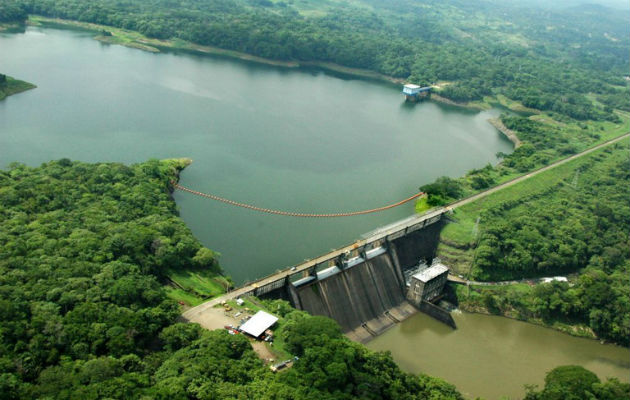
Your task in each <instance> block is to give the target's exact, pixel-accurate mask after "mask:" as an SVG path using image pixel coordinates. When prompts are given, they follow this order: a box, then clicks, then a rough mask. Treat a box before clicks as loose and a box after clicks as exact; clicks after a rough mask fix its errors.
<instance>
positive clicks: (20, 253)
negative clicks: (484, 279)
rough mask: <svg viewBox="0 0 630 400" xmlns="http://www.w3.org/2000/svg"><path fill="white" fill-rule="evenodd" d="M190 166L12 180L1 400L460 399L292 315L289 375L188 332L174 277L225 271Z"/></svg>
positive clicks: (1, 277)
mask: <svg viewBox="0 0 630 400" xmlns="http://www.w3.org/2000/svg"><path fill="white" fill-rule="evenodd" d="M186 164H187V162H186V161H185V160H167V161H157V160H152V161H148V162H145V163H142V164H136V165H131V166H126V165H123V164H114V163H109V164H106V163H101V164H87V163H82V162H73V161H70V160H68V159H61V160H59V161H52V162H49V163H46V164H43V165H42V166H40V167H38V168H31V167H26V166H24V165H22V164H12V165H11V166H10V168H9V169H8V170H3V171H0V399H3V400H4V399H42V398H50V399H53V398H54V399H78V398H81V399H103V398H111V399H134V398H155V399H217V398H255V399H280V398H281V399H306V398H312V399H315V398H317V399H350V398H358V397H360V398H366V399H426V398H436V399H437V398H440V399H453V400H459V399H461V396H460V395H459V393H458V392H457V391H456V390H455V388H454V387H453V386H452V385H449V384H447V383H445V382H443V381H442V380H439V379H434V378H430V377H428V376H424V375H421V376H414V375H411V374H407V373H403V372H402V371H401V370H400V369H399V368H398V367H397V366H396V364H395V363H394V362H393V361H392V359H391V356H389V355H388V354H385V353H373V352H371V351H368V350H367V349H366V348H365V347H363V346H362V345H359V344H356V343H351V342H350V341H349V340H348V339H346V338H345V337H344V336H342V334H341V331H340V328H339V326H337V324H336V323H335V322H333V321H332V320H328V319H324V318H321V317H311V316H309V315H308V314H306V313H303V312H297V311H294V310H292V309H291V308H290V307H289V306H288V305H285V306H283V308H282V309H283V310H284V311H283V312H282V313H281V316H283V317H286V319H287V321H289V322H288V323H287V324H286V326H287V328H286V329H287V332H290V334H289V335H288V336H287V339H288V340H287V343H288V344H289V348H290V349H291V351H292V352H294V353H295V354H296V355H299V356H300V360H299V362H296V363H295V364H296V365H295V366H294V368H292V369H291V370H290V371H287V372H285V373H282V374H277V375H276V374H274V373H273V372H271V371H270V369H269V368H268V366H266V365H265V364H264V363H263V361H262V360H260V359H259V358H258V356H257V355H256V354H255V353H254V351H253V350H252V347H251V345H250V343H249V341H248V340H247V339H246V338H245V337H243V335H229V334H228V333H227V331H225V330H222V331H212V332H210V331H205V330H203V329H202V328H201V327H200V326H199V325H197V324H184V323H178V322H177V319H178V317H179V315H180V308H179V306H178V304H177V302H176V301H175V300H172V299H170V298H169V297H168V296H167V290H166V289H165V285H168V283H169V276H168V274H169V273H170V271H173V270H177V271H187V270H205V271H206V272H207V274H214V275H217V274H220V273H221V270H220V267H219V265H218V263H217V261H216V259H215V257H214V256H213V255H214V253H213V252H211V251H210V250H209V249H206V248H204V247H202V246H201V244H200V243H199V241H198V240H196V239H195V238H194V237H193V236H192V234H191V232H190V230H189V229H188V228H187V227H186V226H185V225H184V223H183V222H182V221H181V220H180V219H179V218H178V216H177V209H176V205H175V202H174V201H173V199H172V197H171V191H172V189H173V188H172V183H171V182H172V181H173V180H176V179H177V176H178V172H179V171H180V170H181V169H182V168H183V167H184V166H185V165H186ZM274 311H276V310H275V309H274ZM288 314H290V315H288ZM298 332H299V334H298ZM291 338H292V339H291Z"/></svg>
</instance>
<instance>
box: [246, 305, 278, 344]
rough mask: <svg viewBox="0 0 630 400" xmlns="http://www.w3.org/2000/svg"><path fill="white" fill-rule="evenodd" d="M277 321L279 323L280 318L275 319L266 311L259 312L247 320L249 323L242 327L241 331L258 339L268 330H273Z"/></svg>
mask: <svg viewBox="0 0 630 400" xmlns="http://www.w3.org/2000/svg"><path fill="white" fill-rule="evenodd" d="M276 321H278V317H274V316H273V315H271V314H269V313H266V312H264V311H258V312H257V313H256V314H254V316H253V317H251V318H250V319H249V320H247V322H245V323H244V324H243V325H241V327H240V330H241V332H244V333H247V334H248V335H250V336H253V337H255V338H257V337H259V336H260V335H262V334H263V333H264V332H265V331H266V330H267V329H269V328H271V327H272V326H273V324H275V323H276Z"/></svg>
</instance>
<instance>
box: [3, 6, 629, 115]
mask: <svg viewBox="0 0 630 400" xmlns="http://www.w3.org/2000/svg"><path fill="white" fill-rule="evenodd" d="M28 14H41V15H44V16H49V17H55V18H64V19H70V20H76V21H84V22H91V23H97V24H103V25H108V26H113V27H119V28H124V29H129V30H133V31H137V32H140V33H142V34H144V35H146V36H148V37H150V38H158V39H181V40H186V41H190V42H193V43H197V44H201V45H210V46H216V47H220V48H223V49H229V50H236V51H240V52H244V53H248V54H252V55H255V56H260V57H265V58H269V59H274V60H290V61H309V62H310V61H320V62H331V63H336V64H339V65H342V66H346V67H352V68H360V69H366V70H370V71H374V72H378V73H381V74H385V75H388V76H392V77H395V78H401V79H406V80H409V81H412V82H415V83H418V84H422V85H426V84H430V83H432V82H438V81H446V83H445V84H443V85H442V89H441V91H440V94H441V95H442V96H444V97H447V98H449V99H451V100H455V101H460V102H467V101H477V100H482V99H483V98H484V96H497V95H505V96H506V97H507V98H509V99H512V100H514V101H518V102H520V103H521V104H522V105H523V106H525V107H529V108H533V109H538V110H543V111H548V112H552V113H554V114H557V115H558V116H564V117H570V118H574V119H578V120H587V119H590V120H611V121H617V120H618V116H617V115H616V114H615V113H614V112H613V109H614V108H622V109H626V110H630V101H629V100H630V95H629V94H628V88H627V82H626V81H625V80H624V75H626V74H627V66H628V64H629V56H628V49H629V48H630V39H629V33H630V31H629V28H628V24H627V23H626V20H625V18H624V15H623V14H620V13H618V12H615V11H614V10H611V9H608V8H605V7H602V6H594V5H584V6H579V7H572V8H565V9H560V10H558V9H555V10H548V9H543V8H537V7H521V6H519V5H518V4H512V5H510V4H506V3H505V2H502V1H498V0H485V1H478V2H475V3H474V4H473V3H470V4H468V3H466V2H461V1H456V0H449V1H437V0H424V1H417V0H416V1H414V0H403V1H397V2H395V3H389V2H383V3H380V2H371V1H367V0H366V1H358V2H353V3H346V2H342V1H334V0H329V1H322V2H316V3H314V2H302V1H286V2H285V1H267V0H259V1H253V0H252V1H247V0H230V1H224V0H200V1H195V2H184V1H148V0H141V1H119V0H89V1H88V0H58V1H47V0H6V1H4V2H3V4H2V5H0V21H3V20H4V21H7V20H16V19H17V20H23V19H24V18H26V16H27V15H28ZM449 83H450V84H449ZM589 93H592V96H591V95H589ZM594 100H595V101H594Z"/></svg>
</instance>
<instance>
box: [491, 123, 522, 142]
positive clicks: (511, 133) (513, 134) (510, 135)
mask: <svg viewBox="0 0 630 400" xmlns="http://www.w3.org/2000/svg"><path fill="white" fill-rule="evenodd" d="M488 122H490V125H492V126H494V127H495V128H497V129H498V130H499V131H500V132H501V133H503V134H504V135H505V136H506V137H507V138H508V139H510V141H511V142H512V143H514V150H516V149H518V148H519V147H521V144H522V143H521V140H520V139H519V138H518V136H517V135H516V132H514V131H513V130H511V129H508V127H507V126H505V125H504V124H503V122H502V121H501V118H491V119H489V120H488Z"/></svg>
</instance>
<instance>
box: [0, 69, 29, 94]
mask: <svg viewBox="0 0 630 400" xmlns="http://www.w3.org/2000/svg"><path fill="white" fill-rule="evenodd" d="M3 77H4V79H3ZM3 80H4V82H3ZM36 87H37V86H36V85H34V84H32V83H30V82H25V81H20V80H18V79H13V78H11V77H10V76H6V75H2V74H0V100H3V99H5V98H7V97H8V96H11V95H14V94H17V93H21V92H25V91H27V90H30V89H35V88H36Z"/></svg>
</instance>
